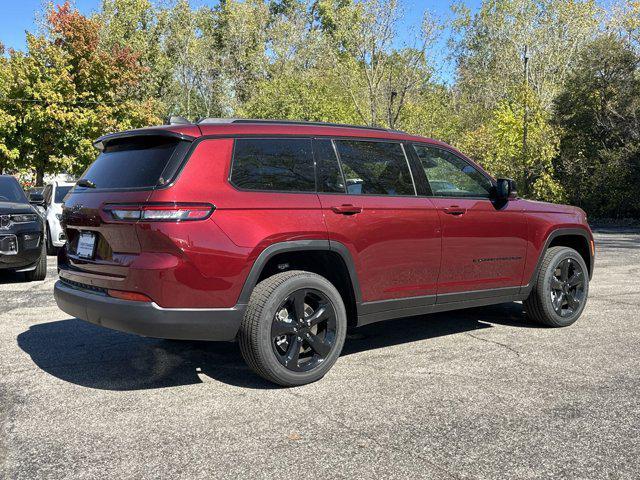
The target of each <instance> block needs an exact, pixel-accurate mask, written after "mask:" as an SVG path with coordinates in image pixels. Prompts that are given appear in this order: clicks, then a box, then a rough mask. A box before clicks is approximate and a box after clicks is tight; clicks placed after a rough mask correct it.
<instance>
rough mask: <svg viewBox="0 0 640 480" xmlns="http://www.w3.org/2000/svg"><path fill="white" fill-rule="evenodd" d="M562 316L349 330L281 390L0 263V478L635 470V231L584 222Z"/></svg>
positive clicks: (479, 315)
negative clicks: (68, 305)
mask: <svg viewBox="0 0 640 480" xmlns="http://www.w3.org/2000/svg"><path fill="white" fill-rule="evenodd" d="M596 242H597V257H596V271H595V276H594V279H593V281H592V284H591V291H590V298H589V303H588V305H587V307H586V310H585V312H584V314H583V316H582V318H581V319H580V320H579V321H578V322H577V323H576V324H575V325H574V326H572V327H569V328H565V329H550V328H544V327H538V326H536V325H533V324H530V323H528V322H527V321H526V320H525V319H524V317H523V314H522V305H520V304H518V303H513V304H504V305H497V306H492V307H485V308H477V309H471V310H464V311H459V312H449V313H443V314H437V315H430V316H424V317H415V318H407V319H401V320H395V321H390V322H386V323H380V324H374V325H370V326H367V327H364V328H362V329H360V330H359V331H358V332H357V334H356V335H353V336H351V337H350V338H349V339H348V340H347V343H346V346H345V350H344V352H343V355H342V357H341V358H340V359H339V360H338V362H337V364H336V365H335V366H334V368H333V369H332V370H331V371H330V372H329V374H328V375H327V376H326V377H325V378H324V379H323V380H321V381H319V382H316V383H314V384H311V385H307V386H304V387H298V388H292V389H283V388H275V387H273V386H272V385H270V384H268V383H266V382H265V381H263V380H261V379H260V378H259V377H257V376H255V375H254V374H253V373H252V372H251V371H250V370H249V369H248V368H247V367H246V366H245V365H244V363H243V361H242V358H241V356H240V352H239V349H238V347H237V345H236V344H231V343H229V344H227V343H223V344H215V343H203V342H173V341H166V340H156V339H147V338H142V337H138V336H134V335H129V334H125V333H120V332H115V331H111V330H107V329H103V328H101V327H97V326H93V325H90V324H87V323H84V322H82V321H79V320H76V319H73V318H70V317H69V316H68V315H66V314H65V313H63V312H62V311H60V310H59V309H58V308H57V307H56V304H55V301H54V299H53V296H52V288H53V283H54V281H55V277H56V275H55V273H56V272H55V260H54V258H53V257H50V258H49V275H48V278H47V280H46V281H45V282H34V283H23V282H22V281H21V278H20V277H19V276H17V275H7V274H2V273H0V478H6V479H12V480H13V479H32V478H33V479H36V478H37V479H45V478H51V479H63V478H74V479H76V478H82V479H104V478H154V479H155V478H171V479H175V478H188V479H195V478H225V479H226V478H238V479H246V478H251V479H252V480H255V479H262V478H265V479H283V478H288V479H291V478H315V479H336V478H358V479H374V478H375V479H378V478H379V479H392V478H399V479H406V478H413V479H415V478H419V479H422V478H433V479H449V478H458V479H475V478H477V479H485V478H500V479H502V478H504V479H515V478H517V479H521V478H522V479H533V478H536V479H538V478H539V479H548V478H567V479H603V478H609V479H637V478H640V334H639V333H638V324H639V323H640V232H638V231H635V232H634V231H633V230H628V231H623V230H608V231H607V230H603V231H599V232H598V233H597V234H596Z"/></svg>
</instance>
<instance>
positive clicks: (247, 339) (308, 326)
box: [240, 271, 347, 387]
mask: <svg viewBox="0 0 640 480" xmlns="http://www.w3.org/2000/svg"><path fill="white" fill-rule="evenodd" d="M346 332H347V314H346V310H345V307H344V303H343V301H342V297H341V296H340V293H339V292H338V291H337V290H336V288H335V287H334V286H333V284H332V283H331V282H329V281H328V280H327V279H326V278H324V277H321V276H320V275H316V274H315V273H310V272H304V271H290V272H283V273H279V274H276V275H274V276H272V277H269V278H267V279H265V280H263V281H262V282H260V283H259V284H258V285H257V286H256V287H255V289H254V291H253V293H252V294H251V299H250V301H249V305H248V307H247V311H246V313H245V315H244V319H243V322H242V326H241V327H240V350H241V352H242V356H243V357H244V359H245V361H246V362H247V364H248V365H249V366H250V367H251V368H252V369H253V370H254V371H255V372H256V373H257V374H258V375H260V376H262V377H263V378H265V379H267V380H269V381H271V382H274V383H277V384H279V385H282V386H285V387H292V386H296V385H304V384H306V383H311V382H315V381H316V380H319V379H321V378H322V377H323V376H324V375H325V374H326V373H327V372H328V371H329V369H330V368H331V367H332V366H333V364H334V363H335V362H336V360H337V359H338V356H339V355H340V352H341V351H342V347H343V345H344V339H345V336H346Z"/></svg>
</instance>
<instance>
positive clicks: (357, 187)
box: [335, 140, 415, 195]
mask: <svg viewBox="0 0 640 480" xmlns="http://www.w3.org/2000/svg"><path fill="white" fill-rule="evenodd" d="M335 144H336V147H337V149H338V153H339V155H340V163H341V165H342V172H343V173H344V178H345V182H346V184H347V193H350V194H365V195H366V194H369V195H415V190H414V188H413V182H412V180H411V172H410V171H409V165H408V164H407V160H406V158H405V156H404V151H403V150H402V146H401V145H400V144H399V143H391V142H366V141H354V140H336V142H335Z"/></svg>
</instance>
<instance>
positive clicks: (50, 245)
mask: <svg viewBox="0 0 640 480" xmlns="http://www.w3.org/2000/svg"><path fill="white" fill-rule="evenodd" d="M57 250H58V249H57V248H56V247H55V246H54V245H53V240H52V239H51V230H50V229H49V224H47V255H55V254H56V253H58V252H57Z"/></svg>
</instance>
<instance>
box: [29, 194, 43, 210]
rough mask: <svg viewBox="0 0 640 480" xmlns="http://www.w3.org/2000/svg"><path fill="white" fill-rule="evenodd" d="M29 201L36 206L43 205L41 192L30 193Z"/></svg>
mask: <svg viewBox="0 0 640 480" xmlns="http://www.w3.org/2000/svg"><path fill="white" fill-rule="evenodd" d="M29 203H30V204H31V205H36V206H40V207H42V206H44V196H43V195H42V194H41V193H30V194H29Z"/></svg>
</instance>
